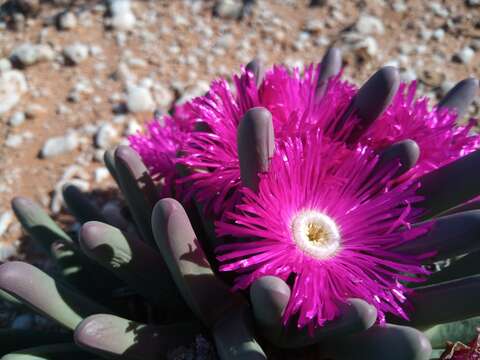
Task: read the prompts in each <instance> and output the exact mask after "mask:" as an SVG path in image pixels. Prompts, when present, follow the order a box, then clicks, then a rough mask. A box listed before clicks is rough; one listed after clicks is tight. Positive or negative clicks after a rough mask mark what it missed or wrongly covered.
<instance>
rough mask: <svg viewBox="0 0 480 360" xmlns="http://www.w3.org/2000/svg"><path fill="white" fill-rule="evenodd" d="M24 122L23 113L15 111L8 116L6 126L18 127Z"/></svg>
mask: <svg viewBox="0 0 480 360" xmlns="http://www.w3.org/2000/svg"><path fill="white" fill-rule="evenodd" d="M24 122H25V113H24V112H22V111H17V112H15V113H13V115H12V116H10V118H9V119H8V124H9V125H10V126H13V127H16V126H20V125H21V124H23V123H24Z"/></svg>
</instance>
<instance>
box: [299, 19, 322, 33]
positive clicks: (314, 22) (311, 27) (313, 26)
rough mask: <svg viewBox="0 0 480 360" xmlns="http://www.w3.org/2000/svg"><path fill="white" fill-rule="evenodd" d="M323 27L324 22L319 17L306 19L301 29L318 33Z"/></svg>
mask: <svg viewBox="0 0 480 360" xmlns="http://www.w3.org/2000/svg"><path fill="white" fill-rule="evenodd" d="M324 27H325V22H324V21H323V20H321V19H310V20H308V21H307V22H306V23H305V25H304V26H303V29H304V30H305V31H308V32H310V33H313V34H318V33H320V32H321V31H322V30H323V29H324Z"/></svg>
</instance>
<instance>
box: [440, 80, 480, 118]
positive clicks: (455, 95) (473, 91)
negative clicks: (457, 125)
mask: <svg viewBox="0 0 480 360" xmlns="http://www.w3.org/2000/svg"><path fill="white" fill-rule="evenodd" d="M477 95H478V80H477V79H475V78H467V79H464V80H462V81H460V82H459V83H458V84H456V85H455V86H454V87H453V88H452V89H451V90H450V91H449V92H448V93H447V94H446V95H445V96H444V97H443V99H442V100H440V102H439V103H438V108H440V109H441V108H448V109H450V110H455V111H456V112H457V115H458V118H462V117H463V116H464V115H465V114H466V113H467V111H468V107H469V106H470V105H471V103H472V102H473V100H474V99H475V97H476V96H477Z"/></svg>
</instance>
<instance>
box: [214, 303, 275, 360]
mask: <svg viewBox="0 0 480 360" xmlns="http://www.w3.org/2000/svg"><path fill="white" fill-rule="evenodd" d="M212 332H213V338H214V339H215V345H216V349H217V353H218V355H219V357H220V359H221V360H261V359H263V360H266V359H267V356H266V355H265V353H264V352H263V350H262V348H261V347H260V345H259V344H258V343H257V341H256V340H255V338H254V334H253V319H252V314H251V311H250V309H249V308H248V307H247V306H246V305H244V306H237V307H234V308H232V309H231V310H230V311H228V312H227V313H226V314H225V315H224V316H223V317H222V319H220V320H219V321H217V323H216V324H215V326H214V327H213V329H212Z"/></svg>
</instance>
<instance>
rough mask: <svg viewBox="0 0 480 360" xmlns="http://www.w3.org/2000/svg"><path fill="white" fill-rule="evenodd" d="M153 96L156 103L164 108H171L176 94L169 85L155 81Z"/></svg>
mask: <svg viewBox="0 0 480 360" xmlns="http://www.w3.org/2000/svg"><path fill="white" fill-rule="evenodd" d="M153 96H154V98H155V101H156V103H157V104H158V105H159V107H161V108H162V109H164V110H168V109H170V106H171V105H172V102H173V100H174V99H175V95H174V94H173V91H171V90H170V89H169V88H168V87H166V86H164V85H162V84H161V83H155V84H154V85H153Z"/></svg>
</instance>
